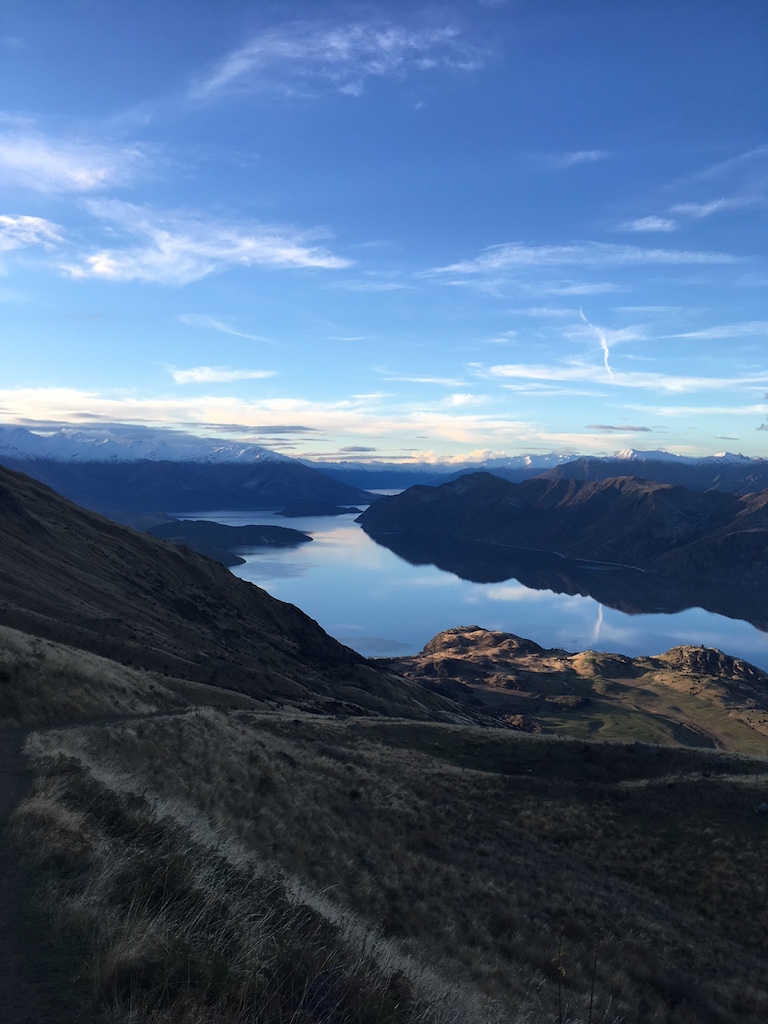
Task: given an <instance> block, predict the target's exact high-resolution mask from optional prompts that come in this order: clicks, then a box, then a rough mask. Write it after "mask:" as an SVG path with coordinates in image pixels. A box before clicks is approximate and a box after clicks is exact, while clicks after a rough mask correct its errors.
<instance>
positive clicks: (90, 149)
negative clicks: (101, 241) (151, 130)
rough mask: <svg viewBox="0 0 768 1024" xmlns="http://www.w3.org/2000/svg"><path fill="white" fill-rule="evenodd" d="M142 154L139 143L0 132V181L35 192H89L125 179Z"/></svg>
mask: <svg viewBox="0 0 768 1024" xmlns="http://www.w3.org/2000/svg"><path fill="white" fill-rule="evenodd" d="M146 160H147V157H146V153H145V151H144V150H143V149H142V148H141V147H139V146H122V147H120V146H116V147H111V146H107V145H104V144H103V143H96V142H91V141H85V140H82V139H57V138H52V137H47V136H45V135H43V134H42V133H40V132H34V131H29V130H27V131H24V132H20V131H5V132H0V182H2V183H3V184H4V185H16V186H21V187H22V188H30V189H34V190H35V191H37V192H93V191H97V190H99V189H103V188H107V187H110V186H113V185H121V184H125V183H127V182H129V181H131V180H133V179H134V178H135V177H136V175H137V174H138V173H139V171H140V169H141V168H142V165H143V164H145V163H146Z"/></svg>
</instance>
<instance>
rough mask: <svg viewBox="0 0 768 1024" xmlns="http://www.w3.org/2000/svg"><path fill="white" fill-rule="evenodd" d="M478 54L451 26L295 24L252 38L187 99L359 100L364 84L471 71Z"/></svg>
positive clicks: (478, 61)
mask: <svg viewBox="0 0 768 1024" xmlns="http://www.w3.org/2000/svg"><path fill="white" fill-rule="evenodd" d="M481 65H482V57H481V54H480V51H479V50H478V49H477V48H476V47H474V46H472V45H470V44H469V43H467V42H466V41H464V40H463V39H462V38H461V32H460V30H459V29H458V28H455V27H451V26H448V27H443V28H426V29H412V28H407V27H405V26H402V25H395V24H392V23H387V22H358V23H356V24H351V25H339V26H335V27H331V26H328V25H317V24H311V23H307V22H299V23H294V24H289V25H284V26H282V27H280V28H276V29H272V30H271V31H269V32H263V33H261V34H259V35H256V36H254V37H253V38H252V39H250V40H249V41H248V42H247V43H246V44H245V45H244V46H241V47H239V48H238V49H236V50H233V51H232V52H231V53H229V54H227V55H226V56H225V57H224V59H223V60H222V61H220V62H219V64H218V65H217V66H216V67H215V68H214V69H213V70H212V71H211V72H210V73H209V74H207V75H206V76H204V77H202V78H201V79H199V80H198V81H197V82H195V83H194V84H193V85H192V87H191V88H190V90H189V97H190V99H193V100H206V99H210V98H212V97H215V96H218V95H220V94H222V93H226V92H231V91H234V90H239V91H254V90H257V89H264V88H268V89H269V88H271V89H279V90H281V91H283V92H285V93H288V94H294V95H295V94H304V95H306V94H308V93H311V92H313V91H316V90H317V89H322V88H329V87H330V88H332V89H335V90H338V91H339V92H342V93H346V94H348V95H359V94H360V93H361V92H362V90H363V87H364V84H365V82H366V80H367V79H369V78H381V77H383V76H391V75H397V76H404V75H406V74H408V73H409V72H411V71H418V72H427V71H435V70H438V69H451V70H460V71H472V70H475V69H477V68H479V67H480V66H481Z"/></svg>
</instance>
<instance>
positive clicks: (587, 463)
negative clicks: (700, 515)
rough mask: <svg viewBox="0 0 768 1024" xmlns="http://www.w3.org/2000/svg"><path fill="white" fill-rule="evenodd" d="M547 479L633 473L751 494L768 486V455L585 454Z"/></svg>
mask: <svg viewBox="0 0 768 1024" xmlns="http://www.w3.org/2000/svg"><path fill="white" fill-rule="evenodd" d="M540 475H541V477H542V478H543V479H545V480H608V479H611V478H612V477H619V476H630V475H631V476H633V477H636V478H638V479H640V480H655V481H656V482H657V483H663V484H677V485H678V486H680V487H687V488H688V490H691V491H729V492H732V493H734V494H748V493H750V492H752V491H762V490H764V489H765V488H766V487H768V459H747V458H743V459H742V458H739V457H737V458H734V459H727V458H720V457H717V456H714V457H711V458H708V459H670V458H666V459H654V458H642V459H632V460H631V461H628V460H627V459H622V458H614V459H609V458H597V457H595V456H589V455H585V456H582V457H581V458H579V459H573V460H572V461H571V462H566V463H563V465H561V466H553V467H552V468H551V469H546V470H544V472H542V473H541V474H540Z"/></svg>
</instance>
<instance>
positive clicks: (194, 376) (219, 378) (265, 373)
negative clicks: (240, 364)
mask: <svg viewBox="0 0 768 1024" xmlns="http://www.w3.org/2000/svg"><path fill="white" fill-rule="evenodd" d="M169 370H170V372H171V376H172V377H173V379H174V381H175V382H176V383H177V384H231V383H232V382H233V381H238V380H263V379H264V378H265V377H275V376H276V373H275V371H274V370H231V369H230V368H229V367H228V366H193V367H192V368H191V369H189V370H177V369H176V368H175V367H169Z"/></svg>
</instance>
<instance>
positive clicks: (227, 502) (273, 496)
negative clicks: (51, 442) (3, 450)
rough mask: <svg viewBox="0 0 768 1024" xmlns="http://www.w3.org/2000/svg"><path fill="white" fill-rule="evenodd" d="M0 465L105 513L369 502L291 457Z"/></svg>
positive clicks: (368, 497) (366, 496) (362, 493)
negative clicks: (237, 459)
mask: <svg viewBox="0 0 768 1024" xmlns="http://www.w3.org/2000/svg"><path fill="white" fill-rule="evenodd" d="M2 463H3V465H5V466H7V467H8V468H10V469H14V470H18V471H19V472H22V473H27V474H29V476H32V477H34V478H35V480H40V481H41V482H42V483H45V484H47V485H48V486H49V487H53V488H54V490H56V491H57V492H58V493H59V494H62V495H64V497H66V498H69V500H70V501H75V502H77V504H78V505H83V506H85V507H86V508H90V509H94V510H95V511H97V512H102V513H105V514H110V513H111V512H112V511H119V512H185V511H204V510H211V509H222V508H225V509H256V508H280V507H281V506H283V505H287V504H291V503H296V502H307V501H322V502H328V503H329V504H333V505H359V504H361V503H362V504H368V503H369V502H370V501H371V500H372V496H371V495H370V494H368V493H367V492H366V491H362V490H360V488H358V487H351V486H349V485H348V484H345V483H341V482H340V481H338V480H333V479H331V477H329V476H326V475H325V474H324V473H321V472H319V471H318V470H316V469H311V468H310V467H309V466H304V465H302V464H301V463H300V462H294V461H292V460H290V459H280V460H267V461H264V462H255V463H216V462H176V461H174V462H156V461H152V460H148V459H142V460H137V461H131V462H61V461H58V460H54V459H23V460H22V459H13V458H12V457H8V456H5V457H4V458H3V460H2Z"/></svg>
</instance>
